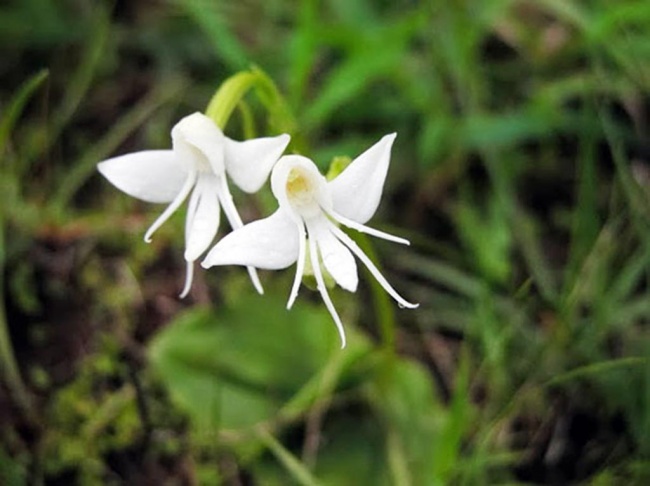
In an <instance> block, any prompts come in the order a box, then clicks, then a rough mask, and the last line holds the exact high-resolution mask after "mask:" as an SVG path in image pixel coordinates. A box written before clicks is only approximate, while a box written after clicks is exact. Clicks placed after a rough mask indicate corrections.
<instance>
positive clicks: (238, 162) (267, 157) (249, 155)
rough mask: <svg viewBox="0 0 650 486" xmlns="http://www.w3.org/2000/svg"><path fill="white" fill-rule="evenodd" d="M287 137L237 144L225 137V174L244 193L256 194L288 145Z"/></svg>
mask: <svg viewBox="0 0 650 486" xmlns="http://www.w3.org/2000/svg"><path fill="white" fill-rule="evenodd" d="M289 140H291V137H289V135H287V134H284V135H279V136H277V137H265V138H255V139H252V140H246V141H245V142H237V141H236V140H231V139H229V138H227V137H226V146H225V165H226V172H227V173H228V175H229V176H230V178H232V180H233V182H234V183H235V184H237V186H238V187H239V188H240V189H242V190H243V191H245V192H249V193H252V192H257V191H258V190H259V189H260V187H262V185H263V184H264V182H266V179H268V177H269V174H270V173H271V169H273V165H274V164H275V163H276V162H277V161H278V159H279V158H280V156H281V155H282V152H284V149H286V148H287V145H289Z"/></svg>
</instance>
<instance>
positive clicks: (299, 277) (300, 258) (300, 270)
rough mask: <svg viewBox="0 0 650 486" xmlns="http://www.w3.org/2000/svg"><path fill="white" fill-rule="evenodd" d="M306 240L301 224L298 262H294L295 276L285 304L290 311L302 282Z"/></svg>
mask: <svg viewBox="0 0 650 486" xmlns="http://www.w3.org/2000/svg"><path fill="white" fill-rule="evenodd" d="M306 240H307V235H306V234H305V226H304V224H303V223H302V222H301V223H300V226H298V260H296V276H295V277H294V279H293V285H292V286H291V293H290V294H289V301H288V302H287V309H291V306H293V303H294V302H295V300H296V297H298V290H299V289H300V283H301V282H302V277H303V274H304V273H305V257H306V256H307V255H306V250H307V249H306V248H305V246H306Z"/></svg>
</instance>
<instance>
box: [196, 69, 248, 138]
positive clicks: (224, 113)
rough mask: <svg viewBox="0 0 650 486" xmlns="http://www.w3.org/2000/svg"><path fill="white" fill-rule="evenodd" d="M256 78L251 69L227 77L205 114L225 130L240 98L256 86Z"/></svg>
mask: <svg viewBox="0 0 650 486" xmlns="http://www.w3.org/2000/svg"><path fill="white" fill-rule="evenodd" d="M256 79H257V76H256V75H255V74H253V73H252V72H251V71H241V72H239V73H237V74H235V75H234V76H231V77H229V78H228V79H226V80H225V81H224V82H223V83H221V86H219V89H218V90H217V92H216V93H215V94H214V96H212V99H211V100H210V102H209V103H208V107H207V108H206V110H205V114H206V115H207V116H208V117H210V118H212V121H214V122H215V123H216V124H217V126H218V127H219V128H221V129H222V130H223V129H224V128H225V126H226V123H228V120H229V119H230V115H232V112H233V111H234V110H235V108H236V107H237V105H238V104H239V102H240V100H241V99H242V98H243V97H244V95H246V93H247V92H248V90H250V89H251V88H252V87H253V86H255V83H256Z"/></svg>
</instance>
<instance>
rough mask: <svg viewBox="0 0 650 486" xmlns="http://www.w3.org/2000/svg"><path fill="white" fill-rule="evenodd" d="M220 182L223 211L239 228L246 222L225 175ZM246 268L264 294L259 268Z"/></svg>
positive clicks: (259, 291)
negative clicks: (238, 208)
mask: <svg viewBox="0 0 650 486" xmlns="http://www.w3.org/2000/svg"><path fill="white" fill-rule="evenodd" d="M219 182H220V187H219V201H221V206H222V207H223V212H224V213H225V214H226V219H228V222H229V223H230V227H231V228H232V229H233V230H236V229H239V228H241V227H242V226H244V223H243V221H242V220H241V217H240V216H239V213H238V212H237V208H236V207H235V203H234V202H233V200H232V194H230V188H229V187H228V181H226V178H225V177H220V178H219ZM246 270H248V275H249V276H250V278H251V282H253V287H255V290H257V293H258V294H260V295H263V294H264V287H262V282H260V277H259V275H257V270H255V267H251V266H248V267H247V268H246Z"/></svg>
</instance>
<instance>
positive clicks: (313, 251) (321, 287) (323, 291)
mask: <svg viewBox="0 0 650 486" xmlns="http://www.w3.org/2000/svg"><path fill="white" fill-rule="evenodd" d="M309 256H310V258H311V266H312V268H313V269H314V277H316V285H317V286H318V291H319V292H320V295H321V297H322V298H323V302H325V307H327V310H328V311H329V313H330V315H331V316H332V319H334V323H335V324H336V328H337V329H338V331H339V336H341V349H342V348H344V347H345V342H346V341H345V331H344V330H343V323H342V322H341V318H340V317H339V315H338V313H337V312H336V309H335V308H334V304H332V300H331V299H330V296H329V294H328V293H327V287H326V286H325V281H324V280H323V274H322V273H321V270H320V262H319V261H318V252H317V248H316V241H315V240H314V238H309Z"/></svg>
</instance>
